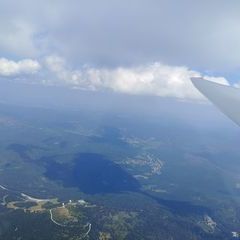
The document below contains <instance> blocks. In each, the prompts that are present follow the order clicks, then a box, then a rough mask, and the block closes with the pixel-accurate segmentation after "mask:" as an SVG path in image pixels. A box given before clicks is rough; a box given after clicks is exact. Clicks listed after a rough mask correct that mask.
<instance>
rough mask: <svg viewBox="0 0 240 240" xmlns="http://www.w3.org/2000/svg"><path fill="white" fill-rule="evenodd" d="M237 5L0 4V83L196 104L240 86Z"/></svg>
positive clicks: (216, 0) (9, 0)
mask: <svg viewBox="0 0 240 240" xmlns="http://www.w3.org/2000/svg"><path fill="white" fill-rule="evenodd" d="M239 10H240V2H239V1H237V0H232V1H222V0H212V1H206V0H203V1H190V0H178V1H177V0H175V1H173V0H168V1H163V0H148V1H147V0H141V1H136V0H132V1H126V0H121V1H116V0H103V1H93V0H88V1H82V0H78V1H77V0H70V1H63V0H52V1H49V0H48V1H47V0H42V1H30V0H22V1H13V0H2V1H1V2H0V29H1V33H0V54H1V56H0V79H1V81H8V80H9V81H18V82H23V83H35V84H36V83H37V84H45V85H62V86H66V87H71V88H79V89H85V90H94V91H113V92H121V93H126V94H143V95H157V96H162V97H178V98H187V99H201V98H202V96H201V95H200V94H199V93H198V92H197V91H196V90H195V89H194V88H193V87H192V85H191V83H190V81H189V79H190V77H191V76H204V77H205V78H206V79H209V80H212V81H216V82H220V83H223V84H236V83H237V82H238V80H239V79H240V74H239V72H240V71H239V70H240V54H239V52H240V51H239V50H240V28H239V25H240V14H239Z"/></svg>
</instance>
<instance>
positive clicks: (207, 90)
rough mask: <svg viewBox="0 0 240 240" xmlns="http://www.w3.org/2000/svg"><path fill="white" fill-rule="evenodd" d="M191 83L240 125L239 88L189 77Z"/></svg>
mask: <svg viewBox="0 0 240 240" xmlns="http://www.w3.org/2000/svg"><path fill="white" fill-rule="evenodd" d="M191 81H192V83H193V85H194V86H195V87H196V88H197V89H198V90H199V91H200V92H201V93H202V94H203V95H204V96H206V97H207V98H208V99H209V100H210V101H211V102H212V103H214V104H215V105H216V106H217V107H218V108H219V109H220V110H221V111H222V112H223V113H224V114H226V115H227V116H228V117H229V118H230V119H232V120H233V121H234V122H235V123H236V124H238V125H239V126H240V89H238V88H234V87H230V86H225V85H222V84H218V83H214V82H210V81H207V80H204V79H202V78H191Z"/></svg>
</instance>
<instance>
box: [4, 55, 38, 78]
mask: <svg viewBox="0 0 240 240" xmlns="http://www.w3.org/2000/svg"><path fill="white" fill-rule="evenodd" d="M40 68H41V66H40V64H39V62H38V61H36V60H32V59H24V60H21V61H12V60H8V59H6V58H0V76H4V77H10V76H18V75H25V74H34V73H37V72H38V71H39V70H40Z"/></svg>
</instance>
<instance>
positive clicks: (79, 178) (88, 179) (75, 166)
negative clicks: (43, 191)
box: [45, 153, 140, 194]
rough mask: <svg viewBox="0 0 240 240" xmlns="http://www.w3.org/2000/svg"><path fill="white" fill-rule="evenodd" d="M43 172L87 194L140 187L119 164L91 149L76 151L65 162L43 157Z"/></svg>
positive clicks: (135, 189) (50, 177) (52, 178)
mask: <svg viewBox="0 0 240 240" xmlns="http://www.w3.org/2000/svg"><path fill="white" fill-rule="evenodd" d="M45 175H46V176H47V177H48V178H49V179H51V180H57V181H61V182H62V183H63V185H64V186H66V187H77V188H79V190H80V191H82V192H84V193H88V194H96V193H114V192H122V191H138V189H139V188H140V185H139V183H138V181H137V180H136V179H135V178H133V177H132V176H131V175H130V174H129V173H128V172H126V171H125V170H124V169H123V168H121V167H120V166H119V165H117V164H116V163H114V162H112V161H110V160H108V159H106V158H105V157H104V156H102V155H99V154H93V153H80V154H78V155H76V156H75V157H74V159H73V161H72V162H71V163H69V164H68V163H67V164H61V163H58V162H57V161H56V160H50V161H47V166H46V172H45Z"/></svg>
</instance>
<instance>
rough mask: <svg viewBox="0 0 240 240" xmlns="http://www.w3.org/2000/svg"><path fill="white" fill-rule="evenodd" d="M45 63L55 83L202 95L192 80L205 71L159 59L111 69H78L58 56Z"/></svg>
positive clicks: (188, 96)
mask: <svg viewBox="0 0 240 240" xmlns="http://www.w3.org/2000/svg"><path fill="white" fill-rule="evenodd" d="M45 64H46V66H47V68H48V70H49V71H50V72H52V73H54V75H55V77H56V79H55V84H63V85H69V86H73V87H75V88H80V89H85V90H111V91H114V92H120V93H127V94H140V95H155V96H162V97H177V98H182V99H202V95H201V94H199V92H198V91H197V90H196V89H195V88H194V87H193V85H192V83H191V81H190V78H191V77H199V76H202V75H201V74H200V73H199V72H197V71H193V70H190V69H189V68H187V67H184V66H168V65H165V64H161V63H159V62H156V63H153V64H147V65H141V66H137V67H128V68H127V67H118V68H113V69H110V68H92V67H87V66H85V67H83V68H81V69H79V70H72V69H70V68H69V67H67V64H66V62H65V60H64V59H63V58H61V57H59V56H48V57H47V58H46V61H45ZM203 77H204V78H205V79H207V80H210V81H214V82H217V83H221V84H225V85H229V83H228V81H227V80H226V79H225V78H223V77H210V76H203ZM56 81H57V82H56ZM50 82H51V81H50Z"/></svg>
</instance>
